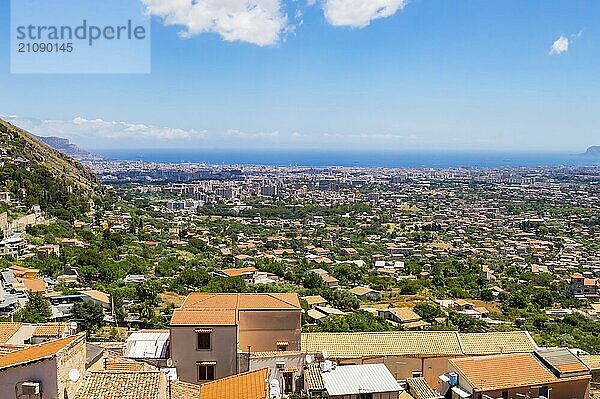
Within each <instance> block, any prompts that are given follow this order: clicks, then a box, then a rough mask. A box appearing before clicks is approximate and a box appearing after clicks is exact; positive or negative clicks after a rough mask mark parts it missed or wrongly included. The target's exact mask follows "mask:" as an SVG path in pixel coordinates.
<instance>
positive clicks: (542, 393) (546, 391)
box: [538, 387, 550, 399]
mask: <svg viewBox="0 0 600 399" xmlns="http://www.w3.org/2000/svg"><path fill="white" fill-rule="evenodd" d="M538 396H540V397H542V396H543V397H544V398H546V399H548V398H549V397H550V389H549V388H548V387H541V388H540V392H539V395H538Z"/></svg>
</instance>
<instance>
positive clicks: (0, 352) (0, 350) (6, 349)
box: [0, 344, 25, 357]
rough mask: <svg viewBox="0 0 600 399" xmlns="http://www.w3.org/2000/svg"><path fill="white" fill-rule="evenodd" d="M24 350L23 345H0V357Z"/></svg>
mask: <svg viewBox="0 0 600 399" xmlns="http://www.w3.org/2000/svg"><path fill="white" fill-rule="evenodd" d="M23 348H25V346H24V345H6V344H0V357H1V356H4V355H8V354H9V353H12V352H15V351H18V350H20V349H23Z"/></svg>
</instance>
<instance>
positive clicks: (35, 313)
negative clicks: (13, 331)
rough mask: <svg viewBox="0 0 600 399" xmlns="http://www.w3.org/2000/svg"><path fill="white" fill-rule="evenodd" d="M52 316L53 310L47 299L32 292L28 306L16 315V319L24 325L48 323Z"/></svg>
mask: <svg viewBox="0 0 600 399" xmlns="http://www.w3.org/2000/svg"><path fill="white" fill-rule="evenodd" d="M51 316H52V310H51V309H50V304H49V303H48V301H47V300H46V298H44V296H43V295H42V294H40V293H38V292H32V293H30V294H29V300H28V301H27V304H25V306H24V307H23V308H21V309H19V310H18V311H17V312H16V313H15V316H14V319H15V321H18V322H22V323H46V322H47V321H48V319H49V318H50V317H51Z"/></svg>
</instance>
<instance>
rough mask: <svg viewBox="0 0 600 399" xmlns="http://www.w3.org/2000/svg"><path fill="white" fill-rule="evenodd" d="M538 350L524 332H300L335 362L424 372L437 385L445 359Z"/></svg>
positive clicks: (402, 374) (305, 343)
mask: <svg viewBox="0 0 600 399" xmlns="http://www.w3.org/2000/svg"><path fill="white" fill-rule="evenodd" d="M537 349H538V347H537V345H536V344H535V342H534V341H533V339H532V338H531V336H529V334H528V333H527V332H524V331H515V332H494V333H459V332H456V331H393V332H361V333H303V334H302V351H303V352H304V353H308V354H315V355H319V354H321V353H322V352H323V351H325V352H326V353H327V355H328V357H329V359H330V360H332V361H335V362H337V363H338V364H340V365H348V364H372V363H383V364H385V365H386V366H387V367H388V369H389V370H390V372H391V373H392V374H393V375H394V377H395V378H396V379H397V380H403V379H406V378H416V377H424V378H425V379H426V380H427V383H428V384H430V385H431V386H436V385H437V383H438V377H439V376H440V375H442V374H444V373H446V372H447V371H448V370H447V369H448V359H452V358H456V357H466V356H484V355H492V354H500V353H532V352H534V351H536V350H537Z"/></svg>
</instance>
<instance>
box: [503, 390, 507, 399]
mask: <svg viewBox="0 0 600 399" xmlns="http://www.w3.org/2000/svg"><path fill="white" fill-rule="evenodd" d="M502 399H508V391H502Z"/></svg>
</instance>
